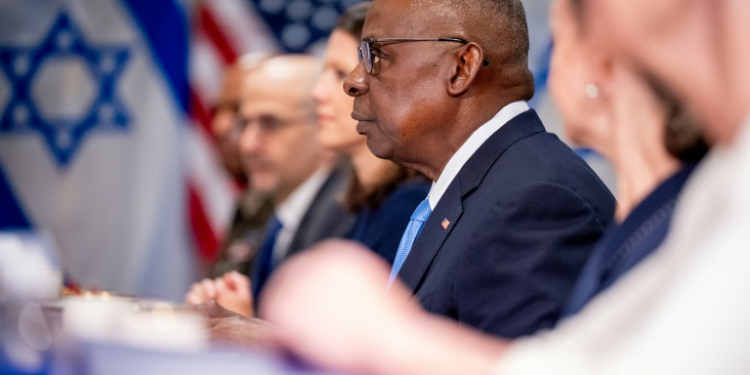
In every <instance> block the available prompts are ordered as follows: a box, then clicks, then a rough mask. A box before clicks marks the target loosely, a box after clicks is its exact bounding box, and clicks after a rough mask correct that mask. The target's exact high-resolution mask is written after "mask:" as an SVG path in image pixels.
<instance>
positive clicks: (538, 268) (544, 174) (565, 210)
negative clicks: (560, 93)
mask: <svg viewBox="0 0 750 375" xmlns="http://www.w3.org/2000/svg"><path fill="white" fill-rule="evenodd" d="M614 208H615V200H614V197H613V196H612V194H611V193H610V192H609V190H608V189H607V187H606V186H605V185H604V183H602V182H601V180H600V179H599V177H598V176H597V175H596V174H595V173H594V171H592V170H591V168H589V166H588V165H587V164H586V163H585V162H584V161H583V160H582V159H581V158H580V157H579V156H578V155H576V154H575V153H574V152H573V151H572V150H571V149H570V148H569V147H568V146H566V145H565V144H564V143H563V142H562V141H560V140H559V139H558V138H557V136H555V135H553V134H550V133H547V132H546V131H545V129H544V126H543V125H542V122H541V120H540V119H539V117H538V116H537V114H536V112H535V111H533V110H529V111H527V112H524V113H522V114H520V115H519V116H517V117H515V118H514V119H512V120H511V121H509V122H508V123H507V124H505V125H504V126H503V127H502V128H500V129H499V130H498V131H497V132H496V133H495V134H493V135H492V136H491V137H490V138H489V139H488V140H487V141H486V142H485V143H484V144H483V145H482V146H481V147H480V148H479V149H478V150H477V152H476V153H475V154H474V155H473V156H472V157H471V158H470V159H469V160H468V161H467V163H466V164H465V165H464V166H463V168H462V169H461V170H460V172H459V173H458V175H457V176H456V178H455V179H454V180H453V181H452V182H451V184H450V185H449V187H448V189H447V190H446V192H445V194H444V195H443V197H442V198H441V199H440V201H439V202H438V204H437V206H436V207H435V209H434V210H433V212H432V215H430V217H429V219H428V220H427V222H426V223H425V226H424V228H423V229H422V232H421V233H420V235H419V237H418V238H417V239H416V241H415V243H414V246H413V247H412V249H411V252H410V254H409V256H408V257H407V259H406V261H405V263H404V265H403V267H402V268H401V271H400V272H399V277H400V278H401V279H402V280H403V282H404V283H405V284H406V286H407V287H408V288H410V289H411V290H412V291H413V292H414V294H415V298H416V300H418V301H419V302H420V303H421V304H422V306H423V307H424V308H425V309H426V310H427V311H429V312H431V313H434V314H439V315H443V316H446V317H448V318H450V319H454V320H456V321H458V322H460V323H462V324H465V325H468V326H472V327H474V328H477V329H479V330H481V331H484V332H487V333H489V334H493V335H498V336H502V337H508V338H513V337H518V336H523V335H528V334H532V333H534V332H535V331H537V330H539V329H542V328H549V327H552V326H553V325H554V324H555V323H556V322H557V320H558V319H559V318H560V315H561V312H562V309H563V308H564V306H565V303H566V302H567V300H568V298H569V297H570V292H571V290H572V288H573V285H574V283H575V281H576V279H577V277H578V274H579V272H580V270H581V268H582V267H583V265H584V263H585V261H586V259H587V258H588V256H589V254H590V252H591V250H592V249H593V247H594V245H595V243H596V242H597V241H598V240H599V238H600V237H601V235H602V233H603V232H604V229H605V228H606V227H607V225H609V223H610V221H611V220H612V218H613V215H614Z"/></svg>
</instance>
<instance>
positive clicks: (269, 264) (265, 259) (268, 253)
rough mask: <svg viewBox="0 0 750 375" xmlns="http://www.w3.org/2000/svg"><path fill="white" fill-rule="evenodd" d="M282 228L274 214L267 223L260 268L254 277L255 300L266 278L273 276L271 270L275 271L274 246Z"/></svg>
mask: <svg viewBox="0 0 750 375" xmlns="http://www.w3.org/2000/svg"><path fill="white" fill-rule="evenodd" d="M281 228H283V225H282V224H281V222H280V221H279V218H277V217H276V215H273V216H271V217H270V218H269V219H268V223H266V239H265V240H263V245H262V246H261V247H260V252H259V253H258V258H257V259H258V260H257V262H258V268H256V270H257V272H256V274H255V277H254V278H253V279H252V280H253V282H252V288H253V300H254V301H257V300H258V295H260V291H261V289H263V285H264V284H265V283H266V280H268V277H269V276H271V272H273V266H274V261H273V258H274V256H273V248H274V245H275V244H276V237H278V236H279V232H281Z"/></svg>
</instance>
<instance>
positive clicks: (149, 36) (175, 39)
mask: <svg viewBox="0 0 750 375" xmlns="http://www.w3.org/2000/svg"><path fill="white" fill-rule="evenodd" d="M123 3H124V4H125V5H126V7H127V8H128V9H130V13H131V14H132V16H133V19H134V20H135V21H136V23H137V24H138V25H139V26H140V28H141V30H142V31H143V35H144V37H145V38H146V40H147V41H148V43H149V46H150V47H151V52H152V54H153V56H154V59H155V60H156V62H157V64H158V65H159V66H160V67H161V69H162V70H163V73H164V76H165V77H166V78H167V80H168V81H169V85H170V86H171V87H172V90H173V92H174V95H175V100H176V101H177V103H178V104H179V105H180V107H181V108H182V110H183V111H185V113H187V111H188V103H189V100H188V99H189V97H190V91H189V90H190V89H189V85H188V70H187V68H188V63H187V62H188V43H189V42H188V38H189V34H188V28H187V20H186V15H185V9H184V8H182V6H180V5H179V4H177V3H176V2H175V1H174V0H123Z"/></svg>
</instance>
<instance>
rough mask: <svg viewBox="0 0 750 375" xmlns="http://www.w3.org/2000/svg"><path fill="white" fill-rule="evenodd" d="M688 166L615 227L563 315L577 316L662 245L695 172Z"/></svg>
mask: <svg viewBox="0 0 750 375" xmlns="http://www.w3.org/2000/svg"><path fill="white" fill-rule="evenodd" d="M695 166H696V164H692V163H691V164H688V165H686V166H684V167H683V168H682V169H681V170H680V171H678V172H677V173H675V174H674V175H673V176H671V177H670V178H668V179H666V180H664V182H662V183H661V184H659V186H658V187H656V189H654V191H652V192H651V194H649V195H648V196H647V197H646V198H645V199H644V200H643V201H641V203H639V204H638V206H637V207H636V208H634V209H633V211H631V212H630V214H629V215H628V217H627V218H625V220H624V221H623V222H622V224H620V225H615V224H612V225H611V226H610V228H608V229H607V232H606V233H605V235H604V236H603V237H602V239H601V240H600V241H599V243H597V245H596V248H595V249H594V251H593V252H592V254H591V257H590V258H589V259H588V261H587V263H586V265H585V266H584V267H583V271H582V272H581V275H580V276H579V278H578V281H577V283H576V286H575V288H573V292H572V295H571V297H570V299H569V300H568V304H567V306H566V308H565V312H564V315H565V316H569V315H574V314H577V313H578V312H579V311H580V310H581V309H582V308H583V307H584V306H585V305H586V304H587V303H588V302H589V300H591V298H593V297H594V296H596V295H597V294H599V293H601V292H602V291H603V290H605V289H607V288H609V287H610V286H611V285H612V284H614V283H615V282H616V281H617V280H619V279H620V277H622V276H623V275H624V274H626V273H627V272H628V271H630V269H631V268H633V267H635V265H636V264H638V263H640V261H642V260H643V259H645V258H646V257H647V256H649V255H650V254H651V253H652V252H653V251H654V250H656V249H658V248H659V246H661V243H662V242H664V239H665V238H666V237H667V233H668V232H669V226H670V224H671V222H672V213H673V212H674V207H675V203H676V202H677V196H678V195H679V194H680V192H681V191H682V188H683V186H685V183H686V182H687V180H688V177H690V174H691V173H693V170H694V169H695Z"/></svg>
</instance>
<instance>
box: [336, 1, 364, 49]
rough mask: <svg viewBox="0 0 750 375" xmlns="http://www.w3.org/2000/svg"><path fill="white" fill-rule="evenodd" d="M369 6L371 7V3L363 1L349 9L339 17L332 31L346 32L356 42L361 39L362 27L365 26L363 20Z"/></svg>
mask: <svg viewBox="0 0 750 375" xmlns="http://www.w3.org/2000/svg"><path fill="white" fill-rule="evenodd" d="M370 5H372V1H364V2H361V3H359V4H356V5H354V6H352V7H350V8H349V9H347V10H346V11H345V12H344V13H343V14H342V15H341V17H339V21H338V22H337V23H336V27H335V28H334V29H335V30H341V31H346V32H347V33H349V34H351V35H352V36H353V37H354V39H356V40H360V39H362V27H364V25H365V18H366V17H367V11H369V10H370Z"/></svg>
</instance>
